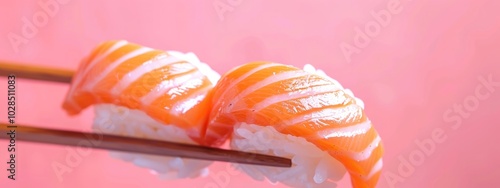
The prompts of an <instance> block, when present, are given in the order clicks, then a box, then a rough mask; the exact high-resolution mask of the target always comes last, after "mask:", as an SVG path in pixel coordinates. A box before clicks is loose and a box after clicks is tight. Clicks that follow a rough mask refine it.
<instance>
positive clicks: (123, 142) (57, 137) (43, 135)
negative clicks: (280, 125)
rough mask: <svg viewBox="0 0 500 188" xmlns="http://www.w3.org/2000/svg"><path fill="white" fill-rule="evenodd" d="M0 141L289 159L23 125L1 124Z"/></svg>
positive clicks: (265, 161)
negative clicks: (11, 136) (12, 138)
mask: <svg viewBox="0 0 500 188" xmlns="http://www.w3.org/2000/svg"><path fill="white" fill-rule="evenodd" d="M0 126H1V127H0V131H1V133H0V139H6V140H9V139H11V138H10V136H9V135H8V134H6V133H8V132H9V131H11V130H14V131H15V140H16V141H18V140H21V141H28V142H37V143H46V144H57V145H67V146H80V147H83V146H85V147H91V148H96V149H106V150H116V151H124V152H134V153H143V154H152V155H161V156H174V157H184V158H191V159H201V160H210V161H223V162H233V163H242V164H252V165H264V166H273V167H290V166H291V160H290V159H286V158H281V157H276V156H269V155H262V154H254V153H246V152H240V151H233V150H225V149H219V148H211V147H204V146H197V145H189V144H180V143H174V142H166V141H158V140H149V139H139V138H132V137H123V136H115V135H109V134H100V133H84V132H74V131H64V130H54V129H45V128H36V127H30V126H25V125H16V126H12V125H10V124H7V123H0ZM83 143H86V144H85V145H83Z"/></svg>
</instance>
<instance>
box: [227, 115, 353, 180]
mask: <svg viewBox="0 0 500 188" xmlns="http://www.w3.org/2000/svg"><path fill="white" fill-rule="evenodd" d="M230 144H231V148H233V149H235V150H239V151H246V152H254V153H260V154H267V155H274V156H281V157H286V158H290V159H292V167H291V168H279V167H264V166H255V165H241V164H236V165H235V166H236V168H239V169H241V170H243V171H244V172H245V173H247V174H248V175H250V176H251V177H252V178H254V179H256V180H259V181H262V180H264V178H266V179H268V180H269V181H271V182H272V183H278V182H279V183H282V184H285V185H288V186H290V187H296V188H327V187H328V188H332V187H336V183H335V182H337V181H339V180H340V179H342V177H343V176H344V174H345V173H346V170H345V168H344V166H343V165H342V164H341V163H340V162H339V161H337V160H336V159H335V158H333V157H331V156H330V155H329V154H328V153H327V152H325V151H322V150H320V149H319V148H317V147H316V146H315V145H313V144H312V143H310V142H308V141H306V140H305V139H304V138H300V137H295V136H291V135H285V134H281V133H279V132H278V131H276V129H274V128H273V127H272V126H259V125H253V124H246V123H241V124H239V125H236V126H235V127H234V133H233V138H232V139H231V142H230Z"/></svg>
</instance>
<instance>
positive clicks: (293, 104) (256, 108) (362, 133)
mask: <svg viewBox="0 0 500 188" xmlns="http://www.w3.org/2000/svg"><path fill="white" fill-rule="evenodd" d="M212 91H213V93H212V97H213V99H212V111H211V113H210V117H209V122H208V129H207V132H206V133H205V135H204V137H203V138H204V140H205V141H204V142H205V143H211V144H214V145H217V144H219V143H220V142H223V141H224V140H225V139H227V138H228V137H229V136H230V135H231V132H232V131H233V127H234V125H235V124H238V123H247V124H256V125H261V126H273V127H274V128H275V129H276V130H277V131H278V132H280V133H282V134H287V135H293V136H297V137H303V138H305V139H306V140H307V141H308V142H310V143H312V144H314V145H315V146H317V147H318V148H320V149H321V150H323V151H327V152H328V153H329V154H330V155H331V156H332V157H334V158H335V159H336V160H338V161H340V162H341V163H342V164H343V165H344V166H345V168H346V169H347V171H348V172H349V174H350V178H351V182H352V185H353V187H356V188H361V187H363V188H364V187H375V186H376V184H377V182H378V179H379V177H380V174H381V170H382V166H383V164H382V163H383V162H382V155H383V146H382V143H381V138H380V136H379V134H378V133H377V131H376V130H375V128H374V127H373V126H372V123H371V122H370V120H369V119H368V118H367V117H366V114H365V113H364V112H363V109H362V107H360V106H359V105H357V104H356V101H355V99H354V98H353V97H352V96H350V95H348V94H347V93H345V91H344V90H343V89H342V88H341V86H339V85H338V84H336V83H334V82H332V81H331V80H329V79H326V78H325V77H321V76H319V75H316V74H314V73H309V72H306V71H304V70H302V69H298V68H296V67H292V66H287V65H282V64H277V63H270V62H255V63H249V64H245V65H242V66H239V67H237V68H235V69H233V70H231V71H229V72H228V73H226V74H225V75H223V76H222V77H221V79H220V81H219V82H218V83H217V85H216V86H215V88H214V89H213V90H212Z"/></svg>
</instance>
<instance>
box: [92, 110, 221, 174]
mask: <svg viewBox="0 0 500 188" xmlns="http://www.w3.org/2000/svg"><path fill="white" fill-rule="evenodd" d="M94 109H95V118H94V124H93V127H92V128H93V129H94V131H96V132H97V131H99V132H102V133H107V134H113V135H120V136H129V137H136V138H147V139H154V140H164V141H172V142H178V143H185V144H196V143H195V142H194V141H193V140H191V139H190V138H189V137H188V136H187V134H186V133H185V131H184V130H182V129H180V128H178V127H176V126H174V125H164V124H162V123H160V122H158V121H156V120H153V119H152V118H151V117H149V116H148V115H147V114H146V113H144V112H142V111H140V110H132V109H129V108H126V107H122V106H117V105H113V104H100V105H96V106H95V107H94ZM110 155H111V156H112V157H114V158H117V159H121V160H124V161H128V162H131V163H133V164H135V165H137V166H140V167H143V168H148V169H151V170H152V173H154V174H158V176H159V177H160V178H162V179H178V178H195V177H198V176H206V175H207V174H208V168H206V167H208V166H209V165H210V164H211V163H212V162H210V161H203V160H195V159H184V158H179V157H163V156H155V155H145V154H137V153H128V152H116V151H111V152H110Z"/></svg>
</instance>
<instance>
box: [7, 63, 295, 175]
mask: <svg viewBox="0 0 500 188" xmlns="http://www.w3.org/2000/svg"><path fill="white" fill-rule="evenodd" d="M11 74H14V75H15V76H16V77H17V78H26V79H33V80H42V81H50V82H59V83H71V79H72V76H73V74H74V71H71V70H64V69H58V68H49V67H43V66H34V65H26V64H22V63H12V62H1V61H0V76H9V75H11ZM0 125H1V128H0V131H2V132H4V131H10V130H11V128H8V126H10V125H9V124H6V123H0ZM15 130H16V134H18V135H17V136H16V139H17V140H24V141H29V142H40V143H47V144H58V145H68V146H78V144H80V142H82V141H83V140H88V139H89V138H96V137H100V136H102V142H101V143H100V144H97V145H91V146H90V147H92V148H96V149H109V150H117V151H126V152H134V153H144V154H153V155H163V156H176V157H185V158H192V159H201V160H211V161H223V162H233V163H242V164H254V165H263V166H274V167H291V164H292V163H291V160H290V159H287V158H281V157H276V156H269V155H261V154H254V153H246V152H240V151H233V150H224V149H219V148H211V147H203V146H196V145H188V144H179V143H174V142H165V141H157V140H147V139H138V138H131V137H122V136H114V135H106V134H97V133H82V132H73V131H62V130H53V129H43V128H35V127H29V126H23V125H18V126H17V128H15ZM0 139H10V138H9V137H8V135H7V134H6V133H0Z"/></svg>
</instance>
